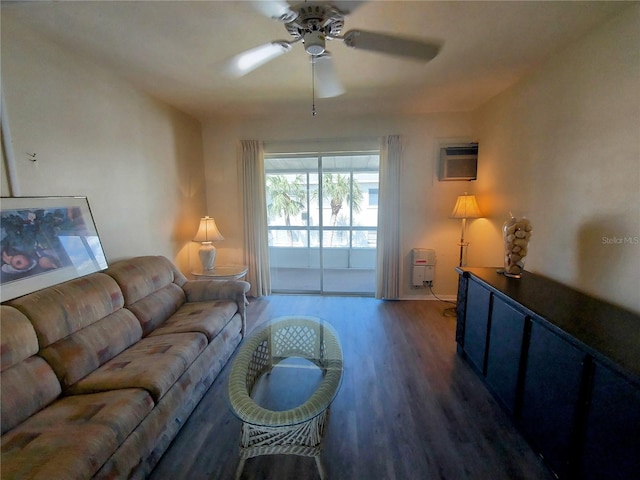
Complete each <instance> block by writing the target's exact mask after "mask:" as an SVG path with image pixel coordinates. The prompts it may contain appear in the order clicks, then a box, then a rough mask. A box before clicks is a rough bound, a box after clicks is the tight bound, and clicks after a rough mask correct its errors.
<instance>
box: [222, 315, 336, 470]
mask: <svg viewBox="0 0 640 480" xmlns="http://www.w3.org/2000/svg"><path fill="white" fill-rule="evenodd" d="M289 357H301V358H304V359H307V360H309V361H310V362H313V363H314V364H315V365H317V366H318V368H320V369H321V370H322V373H323V376H322V380H321V381H320V385H318V388H317V389H316V390H315V392H314V393H313V394H311V396H310V397H309V399H308V400H307V401H306V402H304V403H303V404H302V405H300V406H298V407H296V408H293V409H290V410H284V411H272V410H268V409H266V408H263V407H261V406H260V405H258V404H257V403H256V402H255V401H254V400H253V398H252V397H251V393H252V391H253V389H254V386H255V385H256V382H257V380H258V379H259V378H260V377H261V376H262V375H264V374H265V373H269V372H270V371H271V369H272V368H273V366H274V365H277V364H278V363H279V362H281V361H282V360H284V359H286V358H289ZM341 378H342V348H341V346H340V342H339V340H338V337H337V335H336V333H335V332H334V330H333V329H332V328H331V327H330V325H328V324H327V323H325V322H323V321H322V320H320V319H318V318H314V317H300V316H298V317H283V318H280V319H276V320H274V321H273V322H270V323H268V324H267V325H266V326H264V327H261V328H259V330H257V331H255V332H253V333H252V334H251V335H249V336H248V337H247V338H246V339H245V341H244V343H243V344H242V345H241V346H240V348H239V350H238V352H237V355H236V358H235V360H234V363H233V365H232V367H231V373H230V375H229V400H230V403H231V407H232V409H233V410H234V412H235V414H236V415H237V416H238V417H239V418H240V419H241V420H242V422H243V424H242V436H241V440H240V463H239V465H238V469H237V471H236V478H240V476H241V474H242V470H243V469H244V464H245V461H246V459H248V458H252V457H255V456H258V455H274V454H289V455H302V456H308V457H314V458H315V460H316V465H317V466H318V471H319V473H320V478H323V479H324V478H325V473H324V468H323V467H322V462H321V461H320V451H321V442H322V438H323V434H324V430H325V426H326V423H327V419H328V414H329V405H330V404H331V402H332V400H333V399H334V397H335V395H336V393H337V391H338V388H339V386H340V381H341Z"/></svg>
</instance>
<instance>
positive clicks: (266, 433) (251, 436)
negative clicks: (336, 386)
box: [236, 409, 329, 480]
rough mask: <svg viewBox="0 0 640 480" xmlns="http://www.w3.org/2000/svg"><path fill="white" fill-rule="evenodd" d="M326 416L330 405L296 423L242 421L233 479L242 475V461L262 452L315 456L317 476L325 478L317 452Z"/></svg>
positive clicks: (319, 448)
mask: <svg viewBox="0 0 640 480" xmlns="http://www.w3.org/2000/svg"><path fill="white" fill-rule="evenodd" d="M328 417H329V409H327V410H325V411H324V412H322V413H321V414H320V415H318V416H317V417H315V418H312V419H311V420H309V421H307V422H303V423H300V424H298V425H290V426H284V427H263V426H256V425H251V424H249V423H243V424H242V437H241V440H240V463H239V464H238V469H237V470H236V479H239V478H240V477H241V475H242V471H243V470H244V464H245V461H246V460H247V459H248V458H253V457H258V456H261V455H299V456H303V457H314V458H315V460H316V465H317V466H318V473H319V474H320V478H321V479H323V480H324V478H325V473H324V467H323V465H322V461H321V460H320V452H321V450H322V437H323V435H324V428H325V425H326V424H327V419H328Z"/></svg>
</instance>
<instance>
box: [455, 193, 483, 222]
mask: <svg viewBox="0 0 640 480" xmlns="http://www.w3.org/2000/svg"><path fill="white" fill-rule="evenodd" d="M481 216H482V214H481V213H480V208H479V207H478V202H477V201H476V196H475V195H467V193H466V192H465V194H464V195H458V199H457V200H456V205H455V207H453V212H451V218H480V217H481Z"/></svg>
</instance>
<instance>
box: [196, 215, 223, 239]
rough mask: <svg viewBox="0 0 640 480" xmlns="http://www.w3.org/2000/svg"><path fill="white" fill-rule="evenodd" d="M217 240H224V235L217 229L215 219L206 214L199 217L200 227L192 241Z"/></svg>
mask: <svg viewBox="0 0 640 480" xmlns="http://www.w3.org/2000/svg"><path fill="white" fill-rule="evenodd" d="M218 240H224V237H223V236H222V234H221V233H220V230H218V226H217V225H216V221H215V220H214V219H213V218H211V217H209V216H207V217H203V218H201V219H200V227H199V228H198V233H196V236H195V237H194V238H193V241H194V242H215V241H218Z"/></svg>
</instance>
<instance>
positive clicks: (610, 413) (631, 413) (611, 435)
mask: <svg viewBox="0 0 640 480" xmlns="http://www.w3.org/2000/svg"><path fill="white" fill-rule="evenodd" d="M580 467H581V472H580V475H579V477H580V478H584V479H593V480H606V479H612V480H613V479H615V480H623V479H629V480H631V479H638V478H640V389H639V388H638V387H637V386H635V385H633V384H631V383H629V382H628V381H626V380H625V379H623V378H622V377H620V376H619V375H618V374H616V373H615V372H613V371H611V370H609V369H608V368H606V367H603V366H602V365H600V364H598V363H596V364H595V370H594V376H593V390H592V393H591V401H590V405H589V411H588V413H587V422H586V430H585V444H584V451H583V456H582V462H581V465H580Z"/></svg>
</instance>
